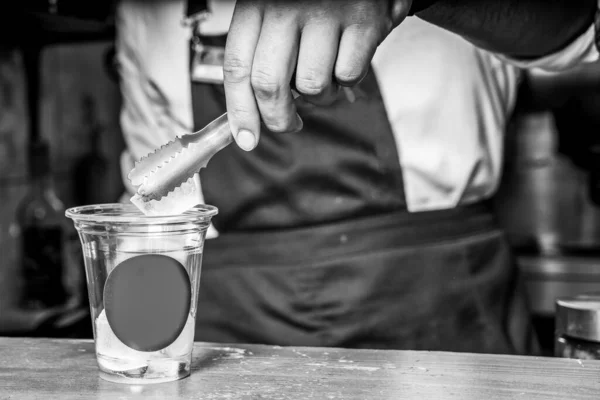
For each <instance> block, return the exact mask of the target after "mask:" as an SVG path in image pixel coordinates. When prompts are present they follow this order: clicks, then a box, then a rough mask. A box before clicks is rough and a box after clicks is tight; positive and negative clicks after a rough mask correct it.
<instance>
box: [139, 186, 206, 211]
mask: <svg viewBox="0 0 600 400" xmlns="http://www.w3.org/2000/svg"><path fill="white" fill-rule="evenodd" d="M199 184H200V182H199V181H198V180H197V179H195V178H194V177H192V178H190V179H188V180H187V181H185V182H183V183H182V184H181V185H180V186H178V187H176V188H175V189H174V190H173V191H172V192H169V194H168V195H166V196H164V197H162V198H161V199H160V200H147V199H145V198H144V197H143V196H140V195H139V194H135V195H134V196H133V197H132V198H131V199H130V201H131V202H132V203H133V204H135V206H136V207H137V208H138V209H139V210H140V211H141V212H143V213H144V214H145V215H152V216H158V215H178V214H181V213H183V212H185V211H187V210H189V209H190V208H192V207H194V206H195V205H198V204H200V203H202V197H201V196H202V195H201V191H200V187H199Z"/></svg>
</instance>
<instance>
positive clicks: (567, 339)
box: [554, 293, 600, 360]
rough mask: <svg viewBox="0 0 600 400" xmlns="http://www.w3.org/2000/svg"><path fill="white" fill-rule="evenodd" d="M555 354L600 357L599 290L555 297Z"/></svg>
mask: <svg viewBox="0 0 600 400" xmlns="http://www.w3.org/2000/svg"><path fill="white" fill-rule="evenodd" d="M555 338H556V342H555V352H554V354H555V356H557V357H564V358H576V359H584V360H600V294H598V293H595V294H582V295H578V296H574V297H565V298H560V299H558V300H557V301H556V330H555Z"/></svg>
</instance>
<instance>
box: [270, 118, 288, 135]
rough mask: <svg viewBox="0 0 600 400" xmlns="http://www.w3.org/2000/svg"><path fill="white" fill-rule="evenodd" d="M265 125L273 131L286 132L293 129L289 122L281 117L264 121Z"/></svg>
mask: <svg viewBox="0 0 600 400" xmlns="http://www.w3.org/2000/svg"><path fill="white" fill-rule="evenodd" d="M265 126H266V127H267V128H268V129H269V130H270V131H271V132H273V133H287V132H291V131H292V130H293V127H292V125H291V123H289V122H287V121H284V120H281V119H277V120H273V121H269V122H266V121H265Z"/></svg>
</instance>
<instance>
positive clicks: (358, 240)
mask: <svg viewBox="0 0 600 400" xmlns="http://www.w3.org/2000/svg"><path fill="white" fill-rule="evenodd" d="M192 91H193V93H192V97H193V104H194V118H195V125H196V128H201V127H203V126H204V125H206V124H207V123H208V122H210V121H211V120H212V119H214V118H216V117H217V116H219V115H221V114H222V113H223V112H224V111H225V99H224V94H223V89H222V87H220V86H218V85H210V84H199V83H195V84H193V89H192ZM354 93H355V94H356V101H354V102H350V101H349V100H348V99H347V98H346V97H345V96H344V95H343V93H342V92H341V93H340V95H339V96H338V99H337V101H336V102H335V103H334V104H333V105H332V106H330V107H324V108H319V107H313V106H311V105H309V104H307V103H303V102H301V101H300V103H299V106H298V110H299V114H300V115H301V117H302V118H303V120H304V129H303V130H302V131H301V132H299V133H295V134H287V135H283V134H274V133H272V132H269V131H267V130H265V129H263V131H262V133H261V138H260V142H259V145H258V147H257V148H256V149H255V150H253V151H251V152H245V151H242V150H240V149H238V148H237V146H235V145H232V146H230V147H228V148H227V149H225V150H223V151H222V152H220V153H218V154H217V155H216V156H215V157H214V158H213V159H212V160H211V161H210V163H209V164H208V167H207V168H206V169H205V170H203V171H202V173H201V180H202V187H203V192H204V195H205V200H206V202H207V203H208V204H214V205H216V206H217V207H219V210H220V213H219V215H218V216H217V217H216V218H215V219H214V224H215V227H216V228H217V229H218V230H219V232H220V236H219V237H218V238H216V239H210V240H207V241H206V243H205V251H204V260H203V272H202V279H201V289H200V295H199V301H198V313H197V327H196V340H202V341H214V342H222V343H242V342H243V343H263V344H272V345H294V346H337V347H354V348H385V349H414V350H444V351H465V352H482V353H507V354H531V353H532V352H533V345H534V343H535V338H534V336H533V331H532V326H531V323H530V319H529V315H528V312H527V307H526V304H525V301H524V295H523V290H522V286H521V285H520V284H519V283H518V282H519V280H518V277H517V268H516V264H515V263H514V260H513V258H512V257H511V253H510V249H509V247H508V244H507V241H506V239H505V237H504V235H503V233H502V232H501V231H500V229H499V228H498V226H497V223H496V221H495V219H494V217H493V214H492V211H491V209H490V208H489V207H488V205H486V204H477V205H473V206H468V207H458V208H456V209H452V210H445V211H435V212H422V213H409V212H408V211H407V209H406V202H405V198H404V191H403V184H402V171H401V167H400V164H399V160H398V154H397V150H396V144H395V141H394V137H393V133H392V131H391V128H390V125H389V122H388V118H387V115H386V111H385V107H384V104H383V101H382V98H381V94H380V92H379V88H378V84H377V80H376V78H375V76H374V74H373V73H372V72H371V73H369V75H368V76H367V77H366V78H365V79H364V80H363V81H362V82H361V84H359V85H358V86H357V87H356V88H355V89H354Z"/></svg>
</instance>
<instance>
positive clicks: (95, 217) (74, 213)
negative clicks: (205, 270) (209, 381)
mask: <svg viewBox="0 0 600 400" xmlns="http://www.w3.org/2000/svg"><path fill="white" fill-rule="evenodd" d="M216 214H217V209H216V208H215V207H213V206H208V205H199V206H196V207H194V208H192V209H190V210H189V211H187V212H185V213H183V214H180V215H175V216H161V217H157V216H146V215H144V214H143V213H142V212H140V211H139V210H138V209H137V208H136V207H135V206H133V205H132V204H100V205H90V206H83V207H74V208H70V209H68V210H67V211H66V216H67V217H69V218H71V219H72V220H73V221H74V224H75V227H76V228H77V231H78V233H79V238H80V240H81V245H82V247H83V254H84V259H85V272H86V278H87V287H88V295H89V299H90V309H91V316H92V323H93V331H94V341H95V346H96V358H97V362H98V367H99V370H100V376H101V377H102V378H103V379H106V380H108V381H112V382H120V383H132V384H140V383H159V382H168V381H173V380H177V379H181V378H185V377H186V376H189V374H190V364H191V358H192V348H193V342H194V327H195V320H196V302H197V299H198V289H199V284H200V270H201V266H202V249H203V247H204V240H205V236H206V231H207V229H208V226H209V224H210V220H211V218H212V217H213V216H214V215H216Z"/></svg>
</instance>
